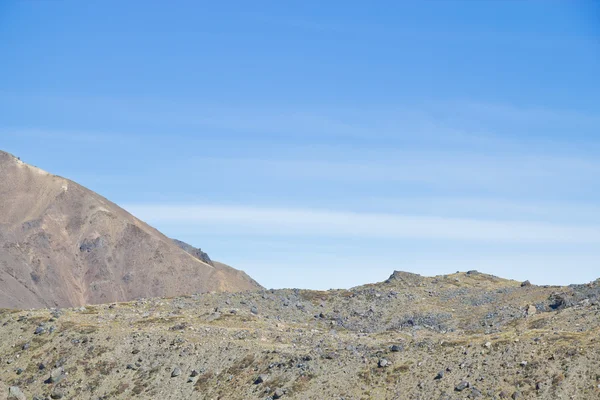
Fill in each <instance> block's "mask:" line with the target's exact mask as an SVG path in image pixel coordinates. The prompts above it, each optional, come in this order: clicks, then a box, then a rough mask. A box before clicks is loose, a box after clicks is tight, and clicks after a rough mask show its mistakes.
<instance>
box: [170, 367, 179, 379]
mask: <svg viewBox="0 0 600 400" xmlns="http://www.w3.org/2000/svg"><path fill="white" fill-rule="evenodd" d="M179 375H181V368H179V367H175V368H173V371H171V378H175V377H177V376H179Z"/></svg>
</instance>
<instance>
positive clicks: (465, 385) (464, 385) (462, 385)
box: [454, 381, 471, 392]
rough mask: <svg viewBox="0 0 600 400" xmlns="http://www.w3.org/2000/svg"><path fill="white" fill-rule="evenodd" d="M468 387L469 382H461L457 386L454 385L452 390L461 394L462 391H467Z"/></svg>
mask: <svg viewBox="0 0 600 400" xmlns="http://www.w3.org/2000/svg"><path fill="white" fill-rule="evenodd" d="M469 386H471V385H470V384H469V382H467V381H461V382H460V383H459V384H458V385H456V386H455V387H454V390H456V391H457V392H462V391H463V390H465V389H467V388H468V387H469Z"/></svg>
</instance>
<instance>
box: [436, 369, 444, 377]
mask: <svg viewBox="0 0 600 400" xmlns="http://www.w3.org/2000/svg"><path fill="white" fill-rule="evenodd" d="M443 377H444V371H440V372H438V373H437V375H436V376H435V378H434V379H442V378H443Z"/></svg>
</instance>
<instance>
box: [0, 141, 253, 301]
mask: <svg viewBox="0 0 600 400" xmlns="http://www.w3.org/2000/svg"><path fill="white" fill-rule="evenodd" d="M0 176H2V177H3V179H2V180H0V289H2V290H0V306H3V307H21V308H28V307H47V306H59V307H65V306H74V305H84V304H95V303H104V302H112V301H127V300H132V299H134V298H137V297H156V296H166V297H169V296H176V295H183V294H190V293H196V292H207V291H236V290H251V289H256V288H260V285H258V284H257V283H256V282H255V281H254V280H252V279H251V278H250V277H248V276H247V275H246V274H245V273H238V272H237V270H234V269H233V268H231V267H225V266H223V265H221V264H219V265H217V266H215V265H211V264H209V263H207V262H206V261H204V260H202V259H201V258H199V257H197V256H195V255H194V254H190V253H189V252H186V251H184V250H183V249H181V248H180V247H179V246H178V245H177V244H176V243H175V242H173V241H172V240H171V239H169V238H167V237H166V236H165V235H163V234H162V233H161V232H159V231H158V230H156V229H155V228H153V227H151V226H149V225H148V224H146V223H144V222H143V221H141V220H139V219H137V218H135V217H134V216H133V215H131V214H130V213H128V212H127V211H125V210H123V209H122V208H120V207H119V206H118V205H116V204H114V203H112V202H111V201H109V200H108V199H106V198H104V197H103V196H101V195H99V194H97V193H95V192H93V191H91V190H89V189H87V188H85V187H83V186H81V185H79V184H77V183H76V182H74V181H71V180H69V179H66V178H63V177H60V176H57V175H53V174H50V173H48V172H46V171H44V170H42V169H40V168H38V167H34V166H31V165H28V164H26V163H24V162H23V161H21V160H20V159H19V158H17V157H15V156H13V155H11V154H9V153H6V152H3V151H0Z"/></svg>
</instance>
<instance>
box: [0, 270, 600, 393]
mask: <svg viewBox="0 0 600 400" xmlns="http://www.w3.org/2000/svg"><path fill="white" fill-rule="evenodd" d="M599 330H600V281H597V282H594V283H591V284H588V285H571V286H567V287H558V286H537V285H532V284H529V283H528V282H516V281H512V280H506V279H501V278H498V277H494V276H491V275H486V274H483V273H478V272H476V271H469V272H461V273H456V274H451V275H442V276H436V277H424V276H419V275H415V274H411V273H407V272H394V273H393V274H392V275H391V276H390V279H388V280H387V281H385V282H381V283H376V284H370V285H364V286H360V287H356V288H351V289H348V290H329V291H311V290H298V289H282V290H255V291H247V292H242V293H204V294H199V295H192V296H185V297H176V298H170V299H158V298H153V299H146V300H140V301H134V302H129V303H118V304H110V305H109V304H104V305H96V306H87V307H85V308H71V309H61V310H56V309H54V310H48V309H38V310H34V311H29V310H23V311H18V310H0V338H2V340H0V365H2V368H0V398H2V395H3V394H9V393H13V397H9V398H12V399H17V398H27V399H31V398H39V399H46V398H53V399H57V398H63V399H94V400H97V399H148V400H150V399H165V400H168V399H172V400H176V399H206V400H208V399H228V400H247V399H282V400H287V399H290V400H292V399H294V400H320V399H336V400H337V399H346V400H367V399H377V400H379V399H381V400H400V399H415V400H416V399H421V400H459V399H460V400H462V399H509V400H510V399H521V400H524V399H548V400H556V399H586V400H587V399H598V398H600V371H599V370H598V366H599V365H600V340H599V337H600V336H599ZM19 393H22V394H23V396H26V397H23V396H22V397H16V396H15V395H14V394H19Z"/></svg>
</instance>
